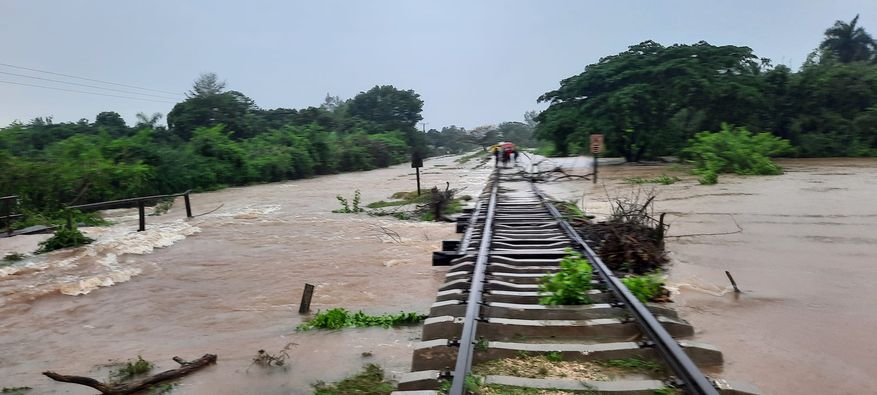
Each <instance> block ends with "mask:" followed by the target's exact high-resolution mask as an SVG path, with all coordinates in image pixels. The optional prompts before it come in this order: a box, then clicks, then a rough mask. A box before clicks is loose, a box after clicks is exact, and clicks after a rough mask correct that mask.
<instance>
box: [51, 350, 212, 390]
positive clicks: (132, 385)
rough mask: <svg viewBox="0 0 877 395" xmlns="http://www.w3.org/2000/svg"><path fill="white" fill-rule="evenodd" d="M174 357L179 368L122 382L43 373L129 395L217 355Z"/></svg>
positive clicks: (203, 365)
mask: <svg viewBox="0 0 877 395" xmlns="http://www.w3.org/2000/svg"><path fill="white" fill-rule="evenodd" d="M173 359H174V361H176V362H177V363H179V364H180V367H179V368H177V369H171V370H166V371H164V372H161V373H158V374H155V375H152V376H149V377H144V378H142V379H137V380H133V381H130V382H127V383H120V384H108V383H102V382H100V381H97V380H95V379H93V378H91V377H84V376H67V375H63V374H58V373H55V372H43V375H45V376H46V377H48V378H50V379H52V380H55V381H60V382H64V383H73V384H80V385H85V386H88V387H91V388H94V389H96V390H98V391H100V392H101V394H104V395H128V394H133V393H137V392H140V391H143V390H146V389H148V388H149V386H151V385H153V384H157V383H160V382H162V381H166V380H171V379H175V378H177V377H181V376H184V375H187V374H189V373H191V372H194V371H196V370H198V369H201V368H203V367H205V366H207V365H210V364H212V363H216V355H214V354H204V356H203V357H201V358H198V359H196V360H194V361H191V362H186V361H184V360H183V359H181V358H179V357H174V358H173Z"/></svg>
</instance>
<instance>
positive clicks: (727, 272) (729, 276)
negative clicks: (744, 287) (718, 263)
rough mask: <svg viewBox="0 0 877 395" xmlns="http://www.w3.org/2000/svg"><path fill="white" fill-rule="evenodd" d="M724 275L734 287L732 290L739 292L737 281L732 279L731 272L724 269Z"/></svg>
mask: <svg viewBox="0 0 877 395" xmlns="http://www.w3.org/2000/svg"><path fill="white" fill-rule="evenodd" d="M725 275H726V276H728V280H731V286H733V287H734V292H736V293H740V288H737V282H736V281H734V277H731V272H729V271H727V270H725Z"/></svg>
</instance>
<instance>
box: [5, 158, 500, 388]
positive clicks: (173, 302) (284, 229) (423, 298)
mask: <svg viewBox="0 0 877 395" xmlns="http://www.w3.org/2000/svg"><path fill="white" fill-rule="evenodd" d="M472 163H473V162H470V163H469V164H467V165H466V166H465V167H461V166H457V165H455V164H454V161H453V159H452V158H438V159H432V160H428V161H426V163H425V168H424V169H423V170H426V171H424V172H423V173H425V174H422V183H423V185H424V187H427V186H433V185H440V186H442V187H444V186H445V182H446V181H447V182H450V185H451V187H452V188H465V190H464V191H463V192H462V193H463V194H470V195H474V196H477V195H478V194H479V193H480V191H481V189H482V188H483V185H484V182H485V181H486V176H487V174H488V172H489V169H488V168H481V169H474V170H473V169H472ZM412 170H413V169H411V168H410V166H408V165H400V166H395V167H392V168H389V169H380V170H374V171H369V172H358V173H349V174H341V175H333V176H325V177H318V178H314V179H308V180H295V181H289V182H282V183H274V184H265V185H258V186H250V187H244V188H230V189H226V190H222V191H217V192H210V193H202V194H196V195H193V196H192V203H193V205H194V210H193V211H194V214H196V215H198V214H201V213H205V212H208V211H212V210H214V209H216V210H215V211H212V212H210V213H208V214H205V215H201V216H198V217H196V218H194V219H191V220H184V218H183V216H184V209H183V207H182V202H177V205H176V206H174V208H173V209H172V210H171V212H169V213H168V214H166V215H163V216H160V217H148V218H147V228H148V230H147V232H140V233H138V232H134V230H136V226H137V225H136V224H137V218H136V210H116V211H112V212H109V213H108V216H109V217H110V218H111V219H113V220H115V221H116V222H117V223H116V224H115V225H113V226H109V227H102V228H91V229H88V230H87V231H88V233H89V234H90V235H92V236H93V237H95V238H96V239H97V241H96V242H95V243H93V244H92V245H89V246H86V247H83V248H78V249H74V250H72V251H64V252H55V253H51V254H47V255H45V256H38V257H31V258H29V259H28V260H27V261H25V262H23V263H19V264H16V265H15V266H12V267H6V268H2V269H0V270H2V272H0V387H16V386H29V387H33V388H34V393H39V394H43V393H48V394H52V393H65V394H91V393H94V391H93V390H90V389H88V388H86V387H82V386H77V385H73V384H58V383H54V382H52V381H51V380H49V379H47V378H45V377H43V376H41V375H40V372H42V371H44V370H54V371H57V372H59V373H63V374H81V375H92V376H95V377H98V378H105V377H106V373H107V369H106V368H105V367H101V366H100V365H101V364H106V363H108V362H110V360H126V359H129V358H135V357H136V356H137V355H142V356H143V358H144V359H147V360H150V361H155V362H157V363H158V368H159V369H166V368H173V367H175V366H174V365H175V363H174V362H173V361H171V357H173V356H175V355H177V356H180V357H182V358H184V359H194V358H197V357H199V356H201V355H202V354H204V353H215V354H218V356H219V362H218V363H217V364H216V365H215V366H211V367H209V368H207V369H206V370H204V371H200V372H198V373H196V374H192V375H191V376H189V377H186V378H185V379H183V380H181V382H180V385H179V386H178V387H177V388H176V389H175V390H174V393H180V394H220V393H221V394H308V393H311V392H312V390H311V389H310V385H311V384H312V383H314V382H315V381H317V380H325V381H329V382H331V381H336V380H338V379H340V378H342V377H344V376H346V375H349V374H351V373H353V372H355V371H357V370H358V369H359V368H360V367H361V366H362V365H363V364H364V363H368V362H373V363H378V364H380V365H381V366H383V367H384V368H385V369H386V370H387V371H388V373H389V374H393V373H394V372H405V371H408V370H409V369H410V360H411V352H412V346H413V345H414V344H415V342H416V341H417V339H418V337H419V335H420V328H419V327H410V328H399V329H383V328H370V329H348V330H343V331H312V332H296V331H295V327H296V325H298V324H299V323H301V322H302V319H303V318H304V317H302V316H300V315H299V314H298V302H299V300H300V297H301V292H302V289H303V286H304V284H305V283H306V282H307V283H311V284H314V285H316V291H315V294H314V299H313V304H312V310H313V311H316V310H319V309H326V308H332V307H346V308H348V309H353V310H357V309H362V310H364V311H366V312H369V313H376V314H377V313H397V312H399V311H402V310H405V311H419V312H424V313H425V312H427V311H428V308H429V305H430V304H431V302H432V300H433V299H434V298H435V292H436V289H437V287H438V285H439V284H440V283H441V282H442V279H443V276H444V270H443V269H442V268H433V267H432V266H431V253H432V251H436V250H439V249H440V242H441V240H442V239H448V238H455V237H458V236H457V235H456V234H455V233H454V226H453V224H448V223H441V224H440V223H424V222H414V221H399V220H395V219H390V218H388V217H380V218H378V217H370V216H367V215H365V214H357V215H352V214H334V213H332V212H331V210H333V209H336V208H339V207H340V205H339V203H338V201H337V200H336V199H335V196H336V195H338V194H342V195H344V196H345V197H346V198H347V199H348V200H352V198H353V193H354V190H355V189H359V190H361V191H362V200H363V204H365V203H368V202H373V201H377V200H381V199H386V198H388V197H389V196H390V195H391V194H392V193H393V192H397V191H410V190H413V189H414V188H415V184H414V174H413V172H412ZM217 208H218V209H217ZM43 238H45V236H23V237H16V238H12V239H3V240H0V253H2V254H4V255H5V253H7V252H10V251H17V252H27V251H33V250H34V249H35V248H36V243H37V242H38V241H40V240H42V239H43ZM74 295H75V296H74ZM289 343H295V344H296V345H295V346H292V347H291V349H290V351H289V354H290V357H291V358H290V360H289V362H288V369H286V370H283V369H262V368H259V367H257V366H251V361H252V358H253V357H254V356H255V355H256V352H257V350H260V349H264V350H266V351H268V352H272V353H276V352H278V351H280V350H281V349H283V348H284V346H286V345H287V344H289ZM364 353H365V354H364Z"/></svg>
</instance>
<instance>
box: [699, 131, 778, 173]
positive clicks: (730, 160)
mask: <svg viewBox="0 0 877 395" xmlns="http://www.w3.org/2000/svg"><path fill="white" fill-rule="evenodd" d="M791 149H792V148H791V145H789V142H788V141H786V140H783V139H781V138H779V137H776V136H774V135H772V134H770V133H758V134H751V133H749V131H748V130H746V129H745V128H732V127H731V126H730V125H728V124H723V125H722V130H721V131H719V132H716V133H710V132H702V133H698V134H697V135H696V136H695V137H694V139H692V140H691V142H690V145H689V147H688V148H686V149H685V150H683V152H684V153H685V154H686V155H687V156H688V157H689V158H691V161H692V162H693V163H694V172H695V174H698V175H700V176H701V179H700V182H701V184H714V183H715V181H717V175H718V174H720V173H736V174H743V175H769V174H782V172H783V171H782V169H781V168H780V167H779V166H777V165H776V164H775V163H774V162H773V161H772V160H771V159H770V157H771V156H776V155H780V154H783V153H787V152H789V151H791Z"/></svg>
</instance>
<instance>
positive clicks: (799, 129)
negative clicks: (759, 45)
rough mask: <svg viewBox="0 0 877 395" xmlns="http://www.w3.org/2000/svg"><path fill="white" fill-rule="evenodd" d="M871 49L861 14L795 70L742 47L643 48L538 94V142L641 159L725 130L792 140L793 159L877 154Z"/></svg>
mask: <svg viewBox="0 0 877 395" xmlns="http://www.w3.org/2000/svg"><path fill="white" fill-rule="evenodd" d="M875 48H877V45H875V42H874V40H873V39H872V38H871V36H870V35H869V34H868V33H867V32H866V31H865V30H864V28H862V27H861V26H858V16H856V17H855V18H854V19H852V20H851V21H850V22H844V21H837V22H836V23H835V24H834V26H832V27H830V28H829V29H827V30H826V31H825V38H824V40H823V41H822V42H821V43H820V45H819V47H818V49H816V50H815V51H814V52H812V53H811V54H810V55H809V56H808V58H807V60H806V61H805V62H804V64H803V65H802V66H801V68H800V70H798V71H792V70H791V69H790V68H789V67H787V66H785V65H777V66H774V65H773V64H772V62H771V60H770V59H767V58H759V57H757V56H756V55H755V54H754V53H753V51H752V49H750V48H748V47H743V46H734V45H724V46H715V45H711V44H709V43H707V42H703V41H701V42H698V43H695V44H691V45H687V44H675V45H671V46H663V45H661V44H658V43H656V42H653V41H645V42H642V43H639V44H636V45H633V46H630V47H629V48H628V50H627V51H624V52H622V53H619V54H616V55H612V56H607V57H604V58H602V59H600V60H599V61H598V62H597V63H594V64H590V65H588V66H587V67H585V70H584V72H582V73H580V74H578V75H575V76H572V77H569V78H566V79H564V80H562V81H561V82H560V88H558V89H556V90H553V91H550V92H547V93H545V94H543V95H542V96H540V97H539V99H538V100H539V101H540V102H547V103H549V107H548V108H547V109H546V110H545V111H543V112H541V113H540V114H539V115H538V117H537V120H538V122H539V123H538V127H537V129H536V135H537V136H538V137H539V138H540V139H542V140H544V141H547V142H550V143H551V145H552V148H553V150H554V152H555V153H556V154H558V155H568V154H580V153H585V152H586V150H587V148H588V135H589V134H595V133H602V134H603V135H604V137H605V141H606V148H607V152H606V155H617V156H624V157H625V158H626V159H627V160H628V161H639V160H642V159H650V158H656V157H659V156H663V155H678V154H680V153H682V150H683V149H684V148H685V146H686V145H687V144H688V141H689V140H690V139H692V138H693V137H694V136H695V135H696V134H697V133H698V132H701V131H716V130H719V129H720V128H721V125H722V124H723V123H728V124H732V125H736V126H738V127H744V128H747V129H748V130H752V131H769V132H771V133H772V134H773V135H775V136H777V137H780V138H783V139H787V140H788V141H789V142H790V143H791V145H792V147H793V149H792V150H791V151H790V152H791V155H797V156H804V157H814V156H877V50H875Z"/></svg>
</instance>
